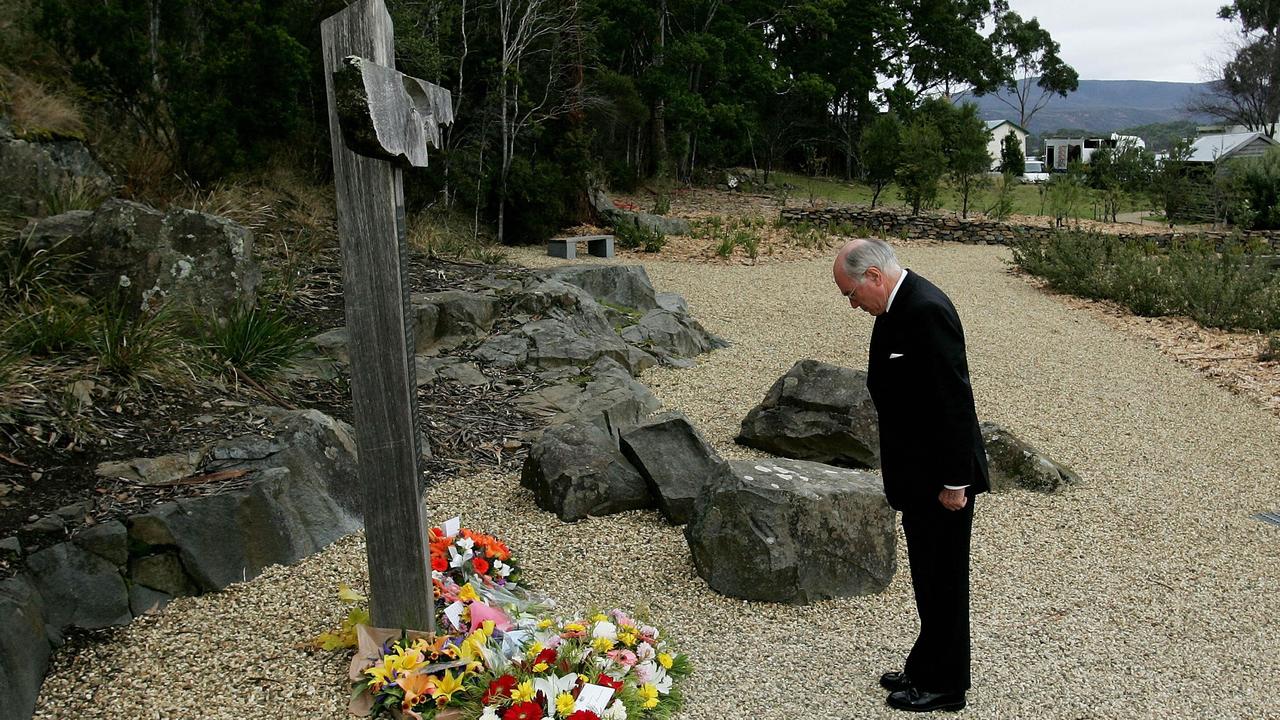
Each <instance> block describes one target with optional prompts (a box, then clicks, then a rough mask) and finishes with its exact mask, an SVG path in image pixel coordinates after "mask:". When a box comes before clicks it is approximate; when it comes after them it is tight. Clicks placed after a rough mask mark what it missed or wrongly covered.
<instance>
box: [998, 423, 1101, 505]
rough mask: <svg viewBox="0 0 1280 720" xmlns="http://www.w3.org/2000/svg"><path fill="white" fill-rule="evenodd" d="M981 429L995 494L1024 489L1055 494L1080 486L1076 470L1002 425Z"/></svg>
mask: <svg viewBox="0 0 1280 720" xmlns="http://www.w3.org/2000/svg"><path fill="white" fill-rule="evenodd" d="M980 427H981V429H982V441H983V443H984V444H985V445H986V447H987V465H988V468H989V474H990V479H991V490H992V492H1007V491H1009V490H1012V489H1014V488H1021V489H1023V490H1032V491H1035V492H1043V493H1054V492H1059V491H1061V490H1063V489H1065V488H1066V487H1068V486H1072V485H1079V484H1080V476H1079V475H1077V474H1076V473H1075V471H1074V470H1072V469H1071V468H1069V467H1067V466H1065V465H1062V464H1060V463H1058V462H1055V461H1054V460H1052V459H1050V458H1049V457H1047V456H1045V455H1044V454H1043V453H1041V452H1040V451H1039V450H1036V449H1035V448H1034V447H1032V446H1031V445H1029V444H1028V443H1027V442H1025V441H1024V440H1022V439H1020V438H1018V436H1016V435H1014V434H1013V433H1011V432H1009V431H1008V430H1007V429H1005V428H1003V427H1001V426H1000V425H997V424H996V423H992V422H983V423H981V424H980Z"/></svg>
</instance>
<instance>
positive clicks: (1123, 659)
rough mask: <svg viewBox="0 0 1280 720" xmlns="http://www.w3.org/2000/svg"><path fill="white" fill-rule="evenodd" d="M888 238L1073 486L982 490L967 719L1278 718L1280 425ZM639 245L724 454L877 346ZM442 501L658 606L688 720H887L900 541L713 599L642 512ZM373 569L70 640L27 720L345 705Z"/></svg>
mask: <svg viewBox="0 0 1280 720" xmlns="http://www.w3.org/2000/svg"><path fill="white" fill-rule="evenodd" d="M901 255H902V257H903V259H904V260H905V261H906V264H907V265H908V266H909V267H913V268H917V269H919V270H920V271H921V272H922V273H923V274H924V275H926V276H927V277H929V278H930V279H931V280H933V281H934V282H936V283H937V284H938V285H940V286H941V287H942V288H944V289H945V290H947V291H948V292H949V293H950V295H951V297H952V298H953V299H954V301H955V303H956V305H957V307H958V308H959V310H960V314H961V317H962V318H963V320H964V322H965V326H966V330H967V332H968V340H969V347H970V352H969V360H970V365H971V370H972V375H973V379H974V387H975V392H976V395H977V402H978V413H979V415H980V416H981V417H983V418H984V419H990V420H994V421H997V422H1000V423H1002V424H1004V425H1006V426H1007V427H1009V428H1011V429H1012V430H1014V431H1015V432H1017V433H1018V434H1020V435H1022V436H1023V437H1025V438H1026V439H1027V440H1029V441H1030V442H1032V443H1034V444H1036V445H1037V446H1039V447H1040V448H1042V449H1043V450H1045V451H1047V452H1048V453H1049V454H1050V455H1051V456H1053V457H1055V458H1057V459H1059V460H1062V461H1065V462H1066V463H1068V464H1070V465H1072V466H1074V468H1075V469H1076V470H1077V471H1079V473H1080V474H1081V476H1082V477H1083V478H1084V480H1085V483H1086V484H1085V485H1084V486H1083V487H1080V488H1077V489H1074V490H1071V491H1068V492H1067V493H1066V494H1064V495H1060V496H1041V495H1036V494H1031V493H1024V492H1014V493H1011V494H1007V495H1002V496H998V497H997V496H990V495H988V496H983V497H982V498H980V499H979V506H978V512H977V515H976V519H975V527H974V553H973V573H972V574H973V587H972V595H973V599H972V605H973V640H974V688H973V690H972V691H971V692H970V694H969V702H970V707H969V709H968V710H966V711H965V715H968V716H972V717H975V718H1095V717H1096V718H1113V717H1123V718H1130V717H1161V718H1174V717H1176V718H1205V717H1214V718H1260V717H1280V687H1277V685H1276V678H1278V677H1280V620H1277V618H1280V528H1276V527H1274V526H1270V525H1267V524H1264V523H1262V522H1259V521H1257V520H1254V519H1252V518H1250V515H1252V514H1253V513H1256V512H1260V511H1264V510H1275V509H1277V508H1280V490H1277V478H1280V421H1278V420H1277V419H1276V418H1275V417H1273V416H1271V415H1269V414H1268V413H1267V412H1266V411H1264V410H1262V409H1260V408H1259V407H1257V406H1256V405H1255V404H1253V403H1251V402H1248V401H1246V400H1243V399H1241V398H1238V397H1235V396H1232V395H1231V394H1229V393H1228V392H1226V391H1224V390H1222V389H1220V388H1217V387H1215V386H1213V385H1212V384H1211V383H1209V382H1208V381H1206V380H1203V379H1201V378H1199V377H1197V376H1196V375H1195V374H1194V372H1193V371H1192V370H1190V369H1187V368H1185V367H1182V366H1180V365H1179V364H1177V363H1176V362H1175V361H1174V360H1171V359H1168V358H1166V357H1165V356H1164V355H1162V354H1161V353H1160V352H1159V351H1158V350H1157V349H1155V348H1152V347H1150V346H1148V345H1147V344H1146V343H1144V342H1142V341H1140V340H1137V339H1134V338H1133V337H1131V336H1129V335H1125V334H1122V333H1120V332H1118V331H1117V330H1114V329H1112V328H1110V327H1108V326H1107V325H1105V324H1104V323H1102V322H1100V321H1099V320H1097V319H1096V318H1094V317H1092V316H1091V315H1090V314H1088V313H1084V312H1081V311H1078V310H1076V311H1072V310H1070V309H1068V308H1067V307H1066V306H1065V305H1063V304H1062V303H1060V302H1058V301H1056V300H1054V299H1052V298H1049V297H1047V296H1045V295H1043V294H1041V293H1040V292H1038V291H1036V290H1035V289H1033V288H1031V287H1030V286H1029V285H1028V284H1027V283H1025V282H1023V281H1022V280H1020V279H1019V278H1017V277H1014V276H1012V275H1010V274H1008V272H1007V271H1006V269H1005V263H1004V259H1005V258H1006V256H1007V255H1006V251H1005V250H1003V249H1000V248H991V247H969V246H954V245H948V246H927V245H913V246H908V247H904V248H903V249H902V251H901ZM517 257H518V258H519V259H520V260H522V261H525V262H529V263H530V264H534V263H539V264H541V263H547V262H551V261H550V260H549V259H547V258H545V257H542V256H540V255H538V254H536V253H535V252H533V251H528V252H521V253H518V255H517ZM647 265H648V270H649V273H650V276H651V277H652V278H653V280H654V283H655V285H657V286H658V287H659V289H662V290H671V291H676V292H679V293H682V294H684V295H685V297H686V298H687V299H688V300H689V303H690V305H691V306H692V309H693V312H694V314H695V315H696V316H698V317H700V318H701V319H702V320H703V322H704V323H705V324H706V325H707V326H708V328H709V329H711V330H712V331H714V332H717V333H719V334H721V335H723V336H725V337H727V338H729V339H730V340H732V341H733V342H734V346H733V347H732V348H730V349H729V350H726V351H721V352H717V353H714V354H712V355H709V356H707V357H705V358H703V359H702V360H701V361H700V362H699V364H698V366H697V367H696V368H693V369H689V370H679V371H662V370H655V371H651V372H650V373H649V374H647V375H646V376H645V377H644V380H645V381H646V382H647V383H648V384H649V385H650V386H651V387H652V388H653V389H654V392H656V393H657V394H658V396H659V397H660V398H661V399H662V400H663V402H664V404H665V405H666V406H668V407H670V408H678V409H680V410H683V411H684V412H686V413H687V414H688V415H689V416H690V418H691V419H692V420H693V421H694V422H695V423H696V424H697V425H698V426H699V427H700V428H701V429H702V431H703V432H704V434H705V435H706V436H707V437H708V439H710V440H711V441H712V442H713V443H714V444H715V445H716V446H717V447H719V449H720V450H721V451H722V452H724V453H725V454H726V455H729V456H739V457H743V456H747V455H748V453H747V452H745V451H743V450H742V449H740V448H736V447H735V446H734V445H733V444H732V437H733V435H734V433H735V431H736V430H737V423H738V422H739V420H740V419H741V418H742V417H743V416H744V415H745V414H746V412H747V411H748V409H750V408H751V407H752V406H753V405H754V404H755V403H756V402H758V401H759V400H760V398H761V397H762V396H763V395H764V393H765V391H766V389H767V388H768V387H769V385H770V384H771V383H772V382H773V381H774V380H775V379H776V378H777V377H778V376H779V375H781V374H782V373H784V372H785V371H786V370H787V369H788V368H789V367H790V366H791V365H792V364H793V363H794V362H795V361H796V360H797V359H800V358H804V357H812V358H816V359H819V360H824V361H828V362H834V363H842V364H846V365H849V366H853V367H863V366H865V357H866V345H867V340H868V337H869V333H870V329H871V320H870V318H868V317H867V316H865V315H863V314H861V313H856V314H855V313H853V312H851V311H850V310H849V308H848V306H847V305H846V304H845V303H844V302H843V301H842V299H841V298H840V296H839V295H838V293H837V292H836V290H835V288H834V286H833V285H832V284H831V281H830V263H829V261H828V260H826V259H822V260H814V261H806V262H797V263H786V264H773V265H765V266H760V267H744V266H710V265H696V264H674V263H663V262H651V263H647ZM430 503H431V505H432V507H434V508H438V510H436V511H435V512H434V513H433V516H434V518H436V519H437V520H438V519H441V518H443V517H446V516H451V515H454V514H461V515H463V517H464V522H465V523H466V524H467V525H469V526H472V527H476V528H478V529H485V530H492V531H495V532H498V533H499V534H500V535H501V536H503V537H504V538H505V539H507V540H508V541H509V543H510V544H511V546H512V547H513V548H515V549H516V550H517V552H519V553H520V554H521V556H522V558H523V561H524V563H525V564H526V566H527V568H528V574H527V579H528V581H529V582H530V583H531V584H536V585H537V586H539V587H542V588H545V589H546V590H548V591H549V592H550V593H551V594H552V595H553V596H554V597H557V598H559V599H560V600H561V602H562V604H563V605H566V606H569V607H586V606H600V605H604V606H611V605H614V604H620V605H623V606H636V605H646V606H647V607H648V608H649V609H650V611H651V612H652V614H653V616H654V618H655V620H657V621H658V622H659V623H660V624H661V625H662V626H663V627H665V628H667V629H668V630H669V631H670V632H671V634H672V635H673V636H675V637H677V638H679V639H680V641H681V644H682V646H683V648H684V649H685V650H686V651H687V652H689V653H690V655H691V656H692V659H693V661H694V663H695V665H696V667H697V672H696V673H695V674H694V676H693V677H692V678H691V679H690V680H689V682H688V683H687V684H686V688H687V691H688V703H687V706H686V711H685V712H684V713H682V715H681V717H682V718H687V719H690V720H693V719H698V720H702V719H708V720H709V719H711V718H717V719H719V718H724V717H729V716H734V717H751V718H754V719H755V720H772V719H775V718H776V719H778V720H782V719H786V720H792V719H794V718H823V719H825V718H851V717H857V718H863V717H866V718H877V717H897V716H899V714H898V713H896V712H895V711H892V710H889V709H887V708H886V707H885V706H884V704H883V703H884V693H883V692H881V690H880V689H879V687H878V685H877V684H876V678H877V676H878V675H879V673H880V672H882V671H884V670H888V669H893V668H897V667H899V666H900V663H901V660H902V658H903V656H904V654H905V653H906V651H907V649H908V648H909V646H910V641H911V639H912V638H913V636H914V633H915V615H914V610H913V606H912V603H911V598H910V582H909V579H908V577H907V572H906V570H905V567H906V563H905V554H904V549H903V547H902V546H901V545H900V546H899V565H900V567H901V568H902V570H901V571H900V572H899V573H898V575H897V577H896V578H895V579H894V582H893V583H892V585H891V586H890V587H889V589H888V590H887V591H885V592H884V593H882V594H880V595H876V596H873V597H859V598H847V599H842V600H838V601H829V602H824V603H820V604H817V605H812V606H808V607H800V608H796V607H789V606H781V605H768V604H748V603H744V602H741V601H735V600H730V599H727V598H723V597H720V596H718V595H715V594H714V593H712V592H710V591H709V590H708V589H707V588H706V586H705V584H704V583H703V582H702V581H701V580H700V579H699V578H698V577H697V576H696V574H695V573H694V572H693V567H692V564H691V562H690V560H689V555H688V551H687V548H686V546H685V543H684V539H683V536H682V535H681V532H680V530H679V529H677V528H671V527H668V526H666V525H664V524H663V523H662V522H661V521H660V519H659V518H658V516H657V515H656V514H654V513H628V514H625V515H619V516H612V517H608V518H593V519H589V520H586V521H583V522H579V523H575V524H565V523H561V522H559V521H558V520H557V519H556V518H555V517H554V516H553V515H551V514H548V513H544V512H542V511H539V510H537V509H536V508H535V507H534V505H533V502H532V499H531V496H530V495H529V494H528V493H527V492H526V491H524V490H523V489H521V488H520V487H519V486H518V484H517V482H516V479H515V477H514V476H492V475H480V476H470V477H459V478H455V479H453V480H451V481H448V482H446V483H445V484H444V485H443V486H442V487H441V488H440V489H439V491H438V492H435V493H434V494H433V496H432V497H431V498H430ZM363 562H364V555H363V542H362V539H361V538H360V537H359V536H354V537H351V538H347V539H345V540H343V541H342V542H340V543H338V544H336V545H334V546H333V547H332V548H330V549H328V550H326V551H325V552H323V553H321V554H319V555H316V556H314V557H312V558H309V559H307V560H306V561H304V562H302V563H300V564H299V565H297V566H294V567H289V568H273V569H272V570H270V571H268V572H267V573H264V574H263V575H262V576H261V577H259V578H258V579H256V580H254V581H251V582H249V583H245V584H243V585H241V586H238V587H235V588H233V589H231V590H229V591H227V592H224V593H220V594H217V595H212V596H207V597H203V598H194V599H184V600H181V601H178V602H175V603H174V604H173V605H171V606H170V607H169V609H167V610H166V611H165V612H163V613H161V614H159V615H157V616H155V617H152V618H147V619H144V620H142V621H139V622H136V623H134V624H133V625H131V626H129V627H127V628H125V629H123V630H121V631H120V632H119V633H118V634H116V635H115V637H114V638H113V639H112V640H111V641H109V642H106V643H101V644H95V645H90V646H88V647H84V648H82V649H81V650H79V651H78V652H77V653H66V652H64V653H60V654H59V656H58V657H57V658H56V660H55V664H54V668H53V670H52V672H51V674H50V676H49V678H48V680H47V681H46V683H45V686H44V692H43V695H42V698H41V705H40V709H39V710H38V712H37V717H41V718H54V717H59V718H62V717H77V718H122V717H129V718H180V717H181V718H185V717H191V716H193V713H194V715H196V716H199V717H202V718H277V717H282V716H288V717H298V718H341V717H343V715H344V713H343V707H344V706H345V698H346V693H345V690H344V687H343V683H342V680H341V666H342V661H341V659H340V658H335V656H332V655H329V654H324V653H314V654H309V653H308V652H305V651H302V650H300V649H298V645H299V643H300V642H302V641H303V640H304V639H305V638H307V637H309V636H312V635H314V634H316V633H317V632H319V631H321V630H323V629H325V628H326V627H328V626H331V625H333V624H336V622H337V621H338V618H339V617H340V615H341V612H342V608H341V606H340V605H339V603H338V602H337V600H336V589H337V584H338V582H340V581H343V580H346V581H351V582H353V584H355V585H356V586H357V587H359V586H361V585H363V583H364V570H363V568H362V563H363Z"/></svg>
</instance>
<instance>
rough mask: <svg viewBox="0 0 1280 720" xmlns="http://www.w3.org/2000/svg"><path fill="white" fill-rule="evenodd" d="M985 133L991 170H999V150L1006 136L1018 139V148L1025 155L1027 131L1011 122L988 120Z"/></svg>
mask: <svg viewBox="0 0 1280 720" xmlns="http://www.w3.org/2000/svg"><path fill="white" fill-rule="evenodd" d="M987 133H988V136H989V139H988V140H987V154H988V155H990V156H991V169H992V170H999V169H1000V150H1001V148H1002V143H1004V138H1005V136H1006V135H1008V134H1010V133H1012V134H1013V135H1014V136H1015V137H1017V138H1018V147H1019V148H1021V149H1022V154H1023V155H1026V154H1027V131H1026V130H1025V129H1023V127H1022V126H1021V125H1019V124H1017V123H1015V122H1013V121H1011V120H988V121H987Z"/></svg>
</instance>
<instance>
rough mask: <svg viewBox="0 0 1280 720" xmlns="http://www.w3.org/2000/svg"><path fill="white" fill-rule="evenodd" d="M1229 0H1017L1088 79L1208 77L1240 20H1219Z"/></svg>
mask: <svg viewBox="0 0 1280 720" xmlns="http://www.w3.org/2000/svg"><path fill="white" fill-rule="evenodd" d="M1227 3H1228V0H1009V7H1010V8H1011V9H1012V10H1015V11H1016V12H1017V13H1018V14H1020V15H1022V17H1024V18H1030V17H1038V18H1040V24H1041V25H1042V26H1043V27H1045V28H1047V29H1048V30H1049V32H1050V34H1052V35H1053V39H1054V40H1057V41H1058V43H1059V44H1060V45H1061V46H1062V59H1063V60H1065V61H1066V62H1067V63H1068V64H1069V65H1071V66H1072V67H1074V68H1075V69H1076V72H1079V73H1080V79H1081V80H1169V81H1177V82H1201V81H1203V80H1205V79H1206V78H1205V77H1204V73H1203V72H1202V70H1201V68H1202V67H1203V66H1204V65H1205V62H1206V60H1208V59H1209V58H1210V57H1211V56H1221V55H1223V54H1224V53H1225V48H1226V47H1227V43H1228V41H1229V39H1230V37H1231V34H1232V30H1233V29H1234V27H1235V26H1234V24H1233V23H1229V22H1226V21H1224V20H1219V19H1218V8H1220V7H1222V6H1223V5H1225V4H1227Z"/></svg>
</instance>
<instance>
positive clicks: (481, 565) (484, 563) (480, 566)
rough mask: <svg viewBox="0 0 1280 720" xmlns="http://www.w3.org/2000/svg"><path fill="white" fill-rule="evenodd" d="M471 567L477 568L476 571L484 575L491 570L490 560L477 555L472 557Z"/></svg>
mask: <svg viewBox="0 0 1280 720" xmlns="http://www.w3.org/2000/svg"><path fill="white" fill-rule="evenodd" d="M471 567H473V568H475V570H476V572H478V573H480V574H481V575H483V574H485V573H487V572H489V561H488V560H485V559H484V558H482V557H480V556H479V555H477V556H476V557H473V558H471Z"/></svg>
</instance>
